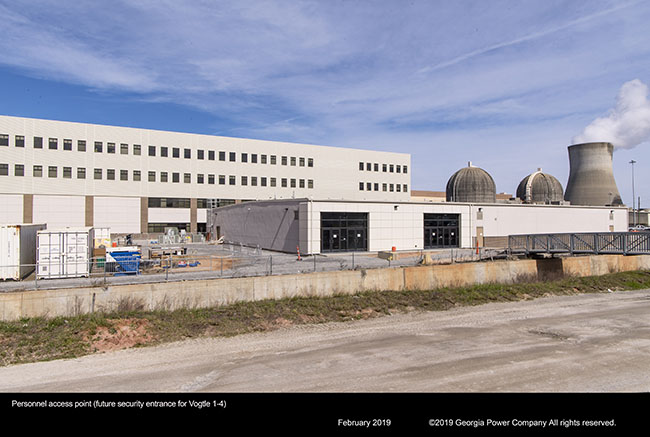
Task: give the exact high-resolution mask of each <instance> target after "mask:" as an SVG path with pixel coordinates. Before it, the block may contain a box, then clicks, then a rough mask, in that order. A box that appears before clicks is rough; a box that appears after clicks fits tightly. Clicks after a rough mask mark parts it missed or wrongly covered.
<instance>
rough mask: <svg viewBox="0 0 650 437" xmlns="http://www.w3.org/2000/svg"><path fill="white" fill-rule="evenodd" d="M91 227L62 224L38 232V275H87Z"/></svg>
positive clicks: (48, 277)
mask: <svg viewBox="0 0 650 437" xmlns="http://www.w3.org/2000/svg"><path fill="white" fill-rule="evenodd" d="M92 234H93V233H92V228H90V227H84V228H65V229H53V230H44V231H39V232H38V237H37V246H36V248H37V249H36V250H37V259H38V270H37V272H36V275H37V278H38V279H50V278H77V277H82V276H89V275H90V268H91V265H90V264H91V262H92V258H91V250H92V244H93V239H92Z"/></svg>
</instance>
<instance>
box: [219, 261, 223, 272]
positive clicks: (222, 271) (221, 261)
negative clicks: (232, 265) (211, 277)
mask: <svg viewBox="0 0 650 437" xmlns="http://www.w3.org/2000/svg"><path fill="white" fill-rule="evenodd" d="M219 276H223V257H221V274H220V275H219Z"/></svg>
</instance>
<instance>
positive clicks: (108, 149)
mask: <svg viewBox="0 0 650 437" xmlns="http://www.w3.org/2000/svg"><path fill="white" fill-rule="evenodd" d="M106 153H115V143H106Z"/></svg>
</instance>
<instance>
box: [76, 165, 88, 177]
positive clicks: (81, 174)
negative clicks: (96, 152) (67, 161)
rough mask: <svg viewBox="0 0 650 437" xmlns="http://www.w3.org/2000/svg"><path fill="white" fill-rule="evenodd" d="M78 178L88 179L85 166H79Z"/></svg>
mask: <svg viewBox="0 0 650 437" xmlns="http://www.w3.org/2000/svg"><path fill="white" fill-rule="evenodd" d="M77 179H86V168H85V167H77Z"/></svg>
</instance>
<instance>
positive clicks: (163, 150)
mask: <svg viewBox="0 0 650 437" xmlns="http://www.w3.org/2000/svg"><path fill="white" fill-rule="evenodd" d="M15 145H16V147H25V137H24V136H22V135H16V136H15ZM0 146H9V135H6V134H0ZM72 146H73V145H72V140H69V139H64V140H63V150H72ZM34 148H35V149H42V148H43V138H42V137H34ZM58 148H59V139H58V138H48V149H50V150H57V149H58ZM169 149H170V148H169V147H166V146H159V147H157V146H149V147H148V149H147V154H148V156H161V157H169V156H170V150H169ZM93 150H94V151H95V152H96V153H103V151H104V143H103V142H102V141H95V143H94V146H93ZM117 150H118V144H117V143H106V153H111V154H116V153H117ZM77 151H78V152H85V151H86V141H85V140H77ZM119 151H120V154H121V155H128V154H129V144H124V143H121V144H119ZM182 152H183V158H185V159H192V149H188V148H183V149H182ZM205 152H206V150H203V149H199V150H197V151H196V158H197V159H199V160H205V159H207V160H208V161H215V160H216V159H217V157H218V158H219V161H224V162H225V161H229V162H237V153H236V152H225V151H219V152H216V151H214V150H208V151H207V153H205ZM131 153H132V154H133V155H138V156H139V155H141V154H142V146H141V145H140V144H133V145H132V150H131ZM171 157H172V158H180V157H181V148H180V147H171ZM239 162H243V163H247V162H250V163H252V164H257V163H258V162H259V163H260V164H271V165H276V164H277V163H278V156H277V155H266V154H257V153H240V157H239ZM279 162H280V164H281V165H290V166H294V167H296V166H298V167H313V166H314V159H313V158H304V157H296V156H280V160H279Z"/></svg>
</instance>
